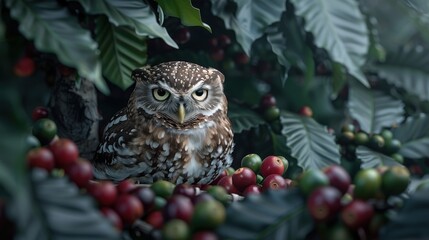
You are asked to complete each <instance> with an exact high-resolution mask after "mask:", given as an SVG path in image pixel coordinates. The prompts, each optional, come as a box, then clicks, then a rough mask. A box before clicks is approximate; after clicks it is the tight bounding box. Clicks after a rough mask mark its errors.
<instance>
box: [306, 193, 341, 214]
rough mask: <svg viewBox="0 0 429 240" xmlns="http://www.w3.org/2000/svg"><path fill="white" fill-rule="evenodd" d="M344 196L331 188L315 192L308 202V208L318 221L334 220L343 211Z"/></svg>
mask: <svg viewBox="0 0 429 240" xmlns="http://www.w3.org/2000/svg"><path fill="white" fill-rule="evenodd" d="M341 197H342V194H341V193H340V191H338V189H336V188H334V187H330V186H325V187H320V188H317V189H316V190H314V191H313V192H312V193H311V194H310V196H309V197H308V200H307V207H308V209H309V211H310V214H311V216H312V217H313V218H314V219H315V220H316V221H326V220H330V219H333V218H334V217H335V216H336V215H337V213H338V212H339V211H340V209H341Z"/></svg>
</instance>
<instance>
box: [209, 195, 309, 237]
mask: <svg viewBox="0 0 429 240" xmlns="http://www.w3.org/2000/svg"><path fill="white" fill-rule="evenodd" d="M312 227H313V221H312V219H311V217H310V215H309V214H308V212H307V208H306V204H305V201H304V198H303V196H302V195H301V194H300V193H299V192H298V190H296V189H294V190H287V191H281V190H280V191H266V192H264V193H263V194H262V195H258V196H251V197H248V198H245V199H244V200H243V201H239V202H233V203H232V204H231V205H230V207H229V208H228V209H227V215H226V221H225V222H224V224H223V225H221V226H220V227H219V228H218V230H217V233H218V234H219V236H220V238H221V239H237V240H238V239H243V240H244V239H245V240H251V239H290V240H292V239H305V237H306V235H307V234H308V233H309V232H310V231H311V229H312Z"/></svg>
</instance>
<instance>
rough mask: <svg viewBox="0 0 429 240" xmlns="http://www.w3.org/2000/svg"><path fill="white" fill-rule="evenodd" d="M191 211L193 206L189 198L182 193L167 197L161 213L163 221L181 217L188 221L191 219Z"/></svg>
mask: <svg viewBox="0 0 429 240" xmlns="http://www.w3.org/2000/svg"><path fill="white" fill-rule="evenodd" d="M193 211H194V206H193V204H192V201H191V199H189V198H188V197H185V196H183V195H174V196H172V197H171V198H170V199H168V201H167V204H166V205H165V206H164V209H163V211H162V214H163V216H164V219H165V221H168V220H171V219H181V220H183V221H185V222H188V223H189V222H190V221H191V217H192V213H193Z"/></svg>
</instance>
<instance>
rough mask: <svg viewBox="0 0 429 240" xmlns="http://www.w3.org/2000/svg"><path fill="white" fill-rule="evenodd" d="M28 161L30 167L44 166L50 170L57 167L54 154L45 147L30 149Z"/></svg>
mask: <svg viewBox="0 0 429 240" xmlns="http://www.w3.org/2000/svg"><path fill="white" fill-rule="evenodd" d="M27 162H28V165H29V166H30V168H34V167H37V168H42V169H45V170H46V171H48V172H50V171H52V169H54V167H55V161H54V155H53V154H52V152H51V151H50V150H49V149H48V148H45V147H41V148H35V149H32V150H30V151H29V152H28V154H27Z"/></svg>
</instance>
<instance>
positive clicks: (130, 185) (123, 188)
mask: <svg viewBox="0 0 429 240" xmlns="http://www.w3.org/2000/svg"><path fill="white" fill-rule="evenodd" d="M136 187H137V186H136V185H135V184H134V182H132V181H131V180H129V179H125V180H123V181H121V182H119V183H118V185H116V189H117V190H118V194H119V195H121V194H128V193H130V192H131V191H133V190H134V189H136Z"/></svg>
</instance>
